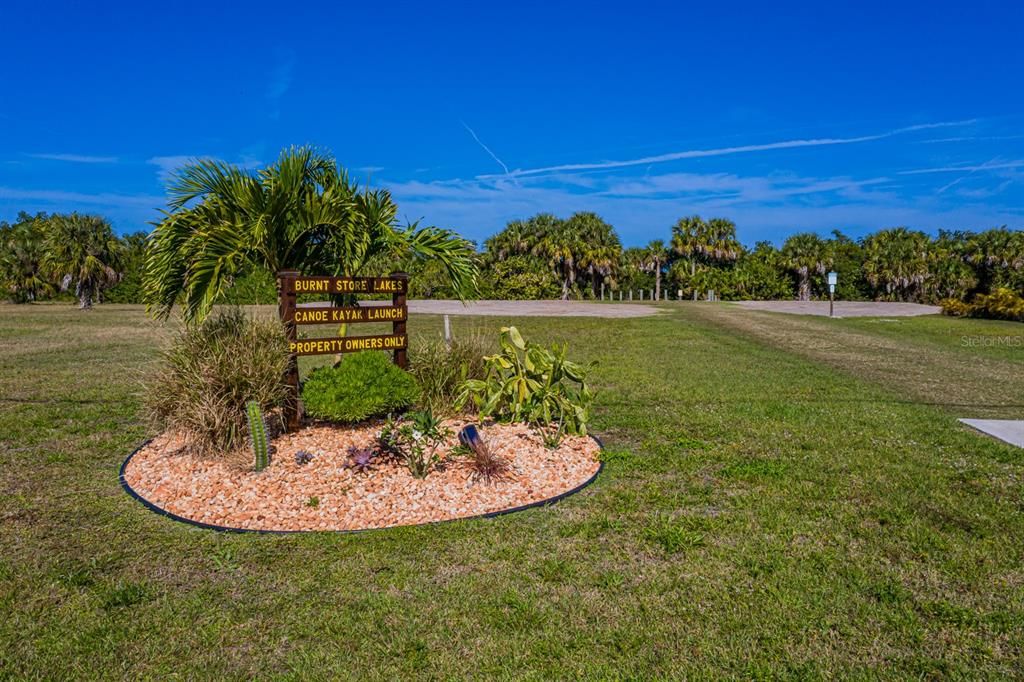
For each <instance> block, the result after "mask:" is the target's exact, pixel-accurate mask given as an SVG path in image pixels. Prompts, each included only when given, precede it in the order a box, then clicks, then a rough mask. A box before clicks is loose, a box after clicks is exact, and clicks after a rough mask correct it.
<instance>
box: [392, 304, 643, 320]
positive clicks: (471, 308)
mask: <svg viewBox="0 0 1024 682" xmlns="http://www.w3.org/2000/svg"><path fill="white" fill-rule="evenodd" d="M409 312H413V313H428V314H432V315H496V316H501V317H620V318H621V317H644V316H647V315H654V314H656V313H657V312H658V309H657V308H654V307H652V306H649V305H643V304H641V303H588V302H585V301H472V302H470V303H466V304H465V305H463V304H462V303H459V302H458V301H434V300H425V301H419V300H417V301H409Z"/></svg>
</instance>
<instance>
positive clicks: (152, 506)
mask: <svg viewBox="0 0 1024 682" xmlns="http://www.w3.org/2000/svg"><path fill="white" fill-rule="evenodd" d="M590 437H591V438H593V439H594V441H595V442H596V443H597V445H598V447H599V448H601V449H602V450H603V449H604V443H602V442H601V439H600V438H598V437H597V436H594V435H592V436H590ZM152 440H153V439H152V438H150V439H147V440H144V441H143V442H142V443H140V444H139V446H138V447H137V448H135V449H134V450H132V453H131V454H130V455H128V456H127V457H126V458H125V460H124V462H122V463H121V469H120V471H119V472H118V477H117V478H118V481H119V482H120V484H121V487H122V488H124V491H125V492H126V493H128V494H129V495H130V496H131V497H133V498H135V499H136V500H138V501H139V502H141V503H142V506H143V507H145V508H146V509H148V510H150V511H151V512H153V513H155V514H159V515H160V516H166V517H167V518H169V519H171V520H172V521H178V522H179V523H185V524H188V525H190V526H195V527H197V528H205V529H206V530H214V531H217V532H220V533H257V534H260V535H293V534H296V533H368V532H370V531H375V530H388V529H390V528H416V527H417V526H435V525H437V524H441V523H451V522H453V521H469V520H470V519H493V518H495V517H498V516H504V515H505V514H514V513H515V512H521V511H525V510H527V509H532V508H534V507H548V506H551V505H553V504H555V503H556V502H560V501H561V500H564V499H565V498H567V497H569V496H570V495H575V494H576V493H578V492H579V491H581V490H583V489H584V488H586V487H587V486H588V485H590V484H591V483H593V482H594V481H595V480H596V479H597V477H598V475H599V474H600V473H601V472H602V471H604V462H599V463H598V467H597V471H595V472H594V475H593V476H591V477H590V478H588V479H587V480H585V481H584V482H583V483H580V484H579V485H578V486H576V487H575V488H573V489H571V490H566V491H565V492H564V493H559V494H557V495H555V496H554V497H549V498H547V499H546V500H538V501H537V502H530V503H529V504H524V505H520V506H518V507H512V508H510V509H499V510H497V511H492V512H487V513H486V514H476V515H474V516H460V517H459V518H457V519H443V520H441V521H428V522H427V523H415V524H407V525H401V526H380V527H378V528H355V529H350V530H269V529H261V528H231V527H230V526H218V525H216V524H212V523H203V522H202V521H196V520H194V519H189V518H186V517H184V516H179V515H178V514H174V513H172V512H169V511H167V510H166V509H163V508H161V507H158V506H156V505H155V504H153V503H152V502H150V501H149V500H147V499H146V498H145V497H143V496H142V495H140V494H138V493H137V492H135V490H134V489H133V488H132V487H131V486H130V485H128V481H126V480H125V478H124V472H125V470H126V469H127V468H128V462H130V461H132V457H134V456H135V455H136V454H137V453H138V452H139V450H141V449H142V448H144V447H146V446H147V445H149V444H150V442H152Z"/></svg>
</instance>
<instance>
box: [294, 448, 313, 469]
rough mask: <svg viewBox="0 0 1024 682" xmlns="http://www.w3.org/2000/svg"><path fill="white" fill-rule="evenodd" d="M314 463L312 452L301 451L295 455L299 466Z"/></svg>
mask: <svg viewBox="0 0 1024 682" xmlns="http://www.w3.org/2000/svg"><path fill="white" fill-rule="evenodd" d="M312 461H313V453H312V452H306V451H305V450H299V451H298V452H296V453H295V463H296V464H298V465H299V466H302V465H303V464H309V463H310V462H312Z"/></svg>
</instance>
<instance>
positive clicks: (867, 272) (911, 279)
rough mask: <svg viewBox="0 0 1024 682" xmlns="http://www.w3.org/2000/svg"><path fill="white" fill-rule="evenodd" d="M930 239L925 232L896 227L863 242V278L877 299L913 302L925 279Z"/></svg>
mask: <svg viewBox="0 0 1024 682" xmlns="http://www.w3.org/2000/svg"><path fill="white" fill-rule="evenodd" d="M930 245H931V240H930V239H929V238H928V235H926V234H925V233H924V232H920V231H916V230H908V229H907V228H905V227H895V228H891V229H888V230H880V231H878V232H876V233H874V234H873V235H871V236H869V237H867V238H866V239H865V240H864V276H865V277H866V278H867V280H868V282H869V283H870V284H871V286H872V287H874V288H875V290H876V296H877V297H880V298H888V299H896V300H898V301H916V300H919V299H920V297H921V292H922V289H923V285H924V282H925V280H927V279H928V274H929V270H928V251H929V247H930Z"/></svg>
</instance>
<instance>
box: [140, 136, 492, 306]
mask: <svg viewBox="0 0 1024 682" xmlns="http://www.w3.org/2000/svg"><path fill="white" fill-rule="evenodd" d="M168 191H169V194H170V197H171V199H170V202H169V205H170V210H169V211H167V212H165V217H164V219H163V220H162V221H161V222H160V223H158V224H157V225H156V229H155V230H154V232H153V234H152V237H151V239H150V246H149V250H148V254H147V259H146V274H145V278H144V279H145V290H146V301H147V304H148V307H149V310H150V312H152V313H153V314H155V315H156V316H158V317H166V316H167V315H168V314H170V311H171V309H172V307H173V306H174V304H175V303H176V302H179V301H180V302H181V303H182V306H183V313H184V315H185V318H186V319H187V320H202V319H203V318H204V317H206V315H208V314H209V312H210V309H211V306H212V305H213V302H214V301H215V300H216V299H217V297H218V295H219V294H220V292H221V291H222V290H223V288H224V287H225V286H226V285H227V283H229V282H230V281H231V279H232V277H233V276H234V275H236V274H238V273H239V272H242V271H244V270H246V269H250V270H251V269H253V268H257V269H264V270H266V271H268V272H270V273H272V274H274V275H276V274H277V273H278V272H279V271H281V270H291V269H294V270H298V271H300V272H302V273H304V274H318V275H319V274H323V275H334V276H353V275H358V274H360V273H361V272H362V271H363V270H364V268H366V267H368V266H369V265H370V264H372V263H374V262H378V263H379V262H380V259H381V258H390V259H391V260H397V259H400V258H403V257H409V256H413V257H417V258H421V259H427V260H430V259H432V260H436V261H437V262H439V263H441V264H442V265H443V266H444V269H445V272H446V274H447V276H448V277H449V278H450V279H451V281H452V284H453V287H454V289H455V291H456V292H457V294H458V295H459V297H460V298H461V297H465V296H468V295H471V294H473V293H475V291H476V286H477V271H476V265H475V262H474V259H473V255H474V249H473V245H472V244H471V243H470V242H468V241H466V240H465V239H463V238H461V237H459V236H458V235H457V234H455V233H454V232H451V231H450V230H443V229H439V228H436V227H422V228H421V227H419V225H418V224H417V223H412V224H410V225H408V226H406V227H405V228H401V227H399V226H398V221H397V219H396V214H397V211H398V209H397V206H396V205H395V203H394V201H392V199H391V194H390V193H389V192H388V191H386V190H364V191H360V190H359V188H358V186H357V185H356V184H355V183H350V182H349V180H348V175H347V174H346V173H345V171H344V170H342V169H340V168H339V167H338V164H337V162H336V161H335V160H334V159H333V158H332V157H330V156H328V155H327V154H325V153H323V152H320V151H318V150H316V149H313V148H311V147H292V148H289V149H286V150H284V151H283V152H281V156H280V157H279V158H278V160H277V162H276V163H274V164H273V165H271V166H269V167H267V168H264V169H262V170H259V171H257V172H255V173H253V172H249V171H246V170H243V169H241V168H238V167H235V166H232V165H229V164H226V163H222V162H219V161H210V160H205V161H195V162H193V163H190V164H188V165H186V166H185V167H183V168H182V169H180V170H179V171H178V172H177V173H176V174H175V176H174V179H173V180H172V182H171V184H170V187H169V188H168Z"/></svg>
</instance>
